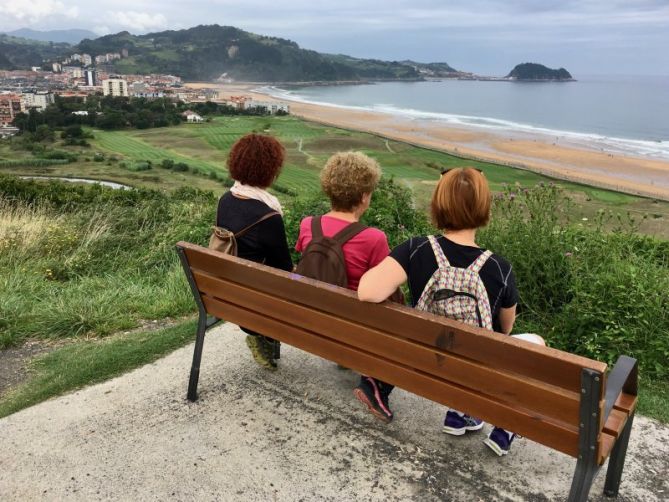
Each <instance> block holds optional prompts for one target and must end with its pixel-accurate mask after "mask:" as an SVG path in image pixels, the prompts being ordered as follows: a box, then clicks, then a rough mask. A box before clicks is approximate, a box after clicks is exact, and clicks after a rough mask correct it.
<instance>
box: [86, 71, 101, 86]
mask: <svg viewBox="0 0 669 502" xmlns="http://www.w3.org/2000/svg"><path fill="white" fill-rule="evenodd" d="M84 76H85V77H86V85H87V86H89V87H95V86H96V85H98V79H97V73H96V72H95V70H86V73H84Z"/></svg>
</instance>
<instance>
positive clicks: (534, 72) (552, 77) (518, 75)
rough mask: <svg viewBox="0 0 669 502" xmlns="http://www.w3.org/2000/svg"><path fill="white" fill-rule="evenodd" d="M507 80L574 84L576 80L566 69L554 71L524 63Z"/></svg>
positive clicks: (539, 65)
mask: <svg viewBox="0 0 669 502" xmlns="http://www.w3.org/2000/svg"><path fill="white" fill-rule="evenodd" d="M506 78H507V79H510V80H520V81H550V82H556V81H557V82H572V81H573V80H574V79H573V78H572V76H571V74H570V73H569V72H568V71H567V70H565V69H564V68H560V69H558V70H554V69H552V68H548V67H546V66H544V65H542V64H537V63H523V64H519V65H516V67H515V68H514V69H513V70H511V72H510V73H509V74H508V75H507V76H506Z"/></svg>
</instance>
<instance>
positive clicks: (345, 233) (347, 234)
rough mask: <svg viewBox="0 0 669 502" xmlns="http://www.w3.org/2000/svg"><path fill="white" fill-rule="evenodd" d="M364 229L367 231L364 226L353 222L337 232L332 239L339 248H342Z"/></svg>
mask: <svg viewBox="0 0 669 502" xmlns="http://www.w3.org/2000/svg"><path fill="white" fill-rule="evenodd" d="M365 229H367V227H366V226H365V225H363V224H362V223H360V222H359V221H354V222H353V223H351V224H350V225H347V226H345V227H344V228H342V229H341V230H340V231H339V232H337V233H336V234H335V235H333V236H332V239H334V240H335V241H337V243H338V244H339V245H340V246H343V245H344V244H345V243H347V242H348V241H349V240H351V239H352V238H353V237H355V236H356V235H358V234H359V233H360V232H362V231H363V230H365Z"/></svg>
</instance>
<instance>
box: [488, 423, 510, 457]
mask: <svg viewBox="0 0 669 502" xmlns="http://www.w3.org/2000/svg"><path fill="white" fill-rule="evenodd" d="M515 437H516V435H515V434H514V433H512V432H506V431H505V430H504V429H500V428H499V427H495V428H494V429H493V430H492V431H490V434H489V435H488V437H487V438H486V439H484V440H483V443H485V445H486V446H488V447H489V448H490V449H491V450H492V451H494V452H495V453H496V454H497V455H498V456H499V457H501V456H503V455H507V454H508V453H509V448H511V443H513V440H514V439H515Z"/></svg>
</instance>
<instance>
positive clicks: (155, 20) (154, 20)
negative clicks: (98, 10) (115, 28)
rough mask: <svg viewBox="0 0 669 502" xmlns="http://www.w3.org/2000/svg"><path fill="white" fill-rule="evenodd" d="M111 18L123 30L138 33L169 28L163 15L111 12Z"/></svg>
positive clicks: (131, 11) (132, 11)
mask: <svg viewBox="0 0 669 502" xmlns="http://www.w3.org/2000/svg"><path fill="white" fill-rule="evenodd" d="M109 15H110V18H111V20H112V21H113V22H115V23H116V24H118V25H120V26H122V27H123V28H129V29H131V30H133V31H136V32H141V33H144V32H147V31H151V30H157V29H161V28H165V27H167V18H166V17H165V16H164V15H163V14H149V13H148V12H137V11H134V10H130V11H125V12H121V11H117V12H110V13H109Z"/></svg>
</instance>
